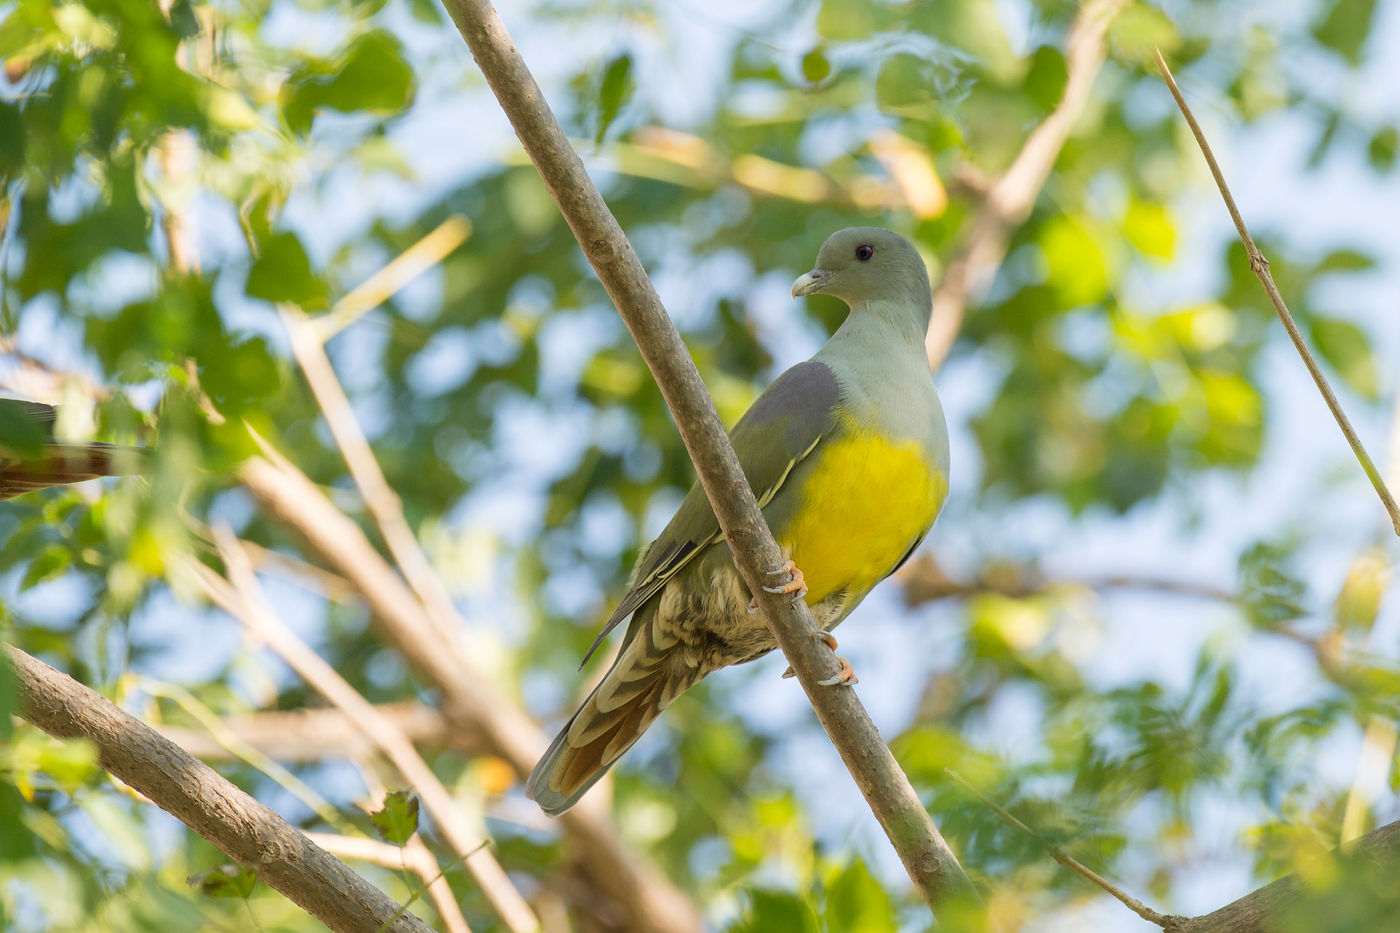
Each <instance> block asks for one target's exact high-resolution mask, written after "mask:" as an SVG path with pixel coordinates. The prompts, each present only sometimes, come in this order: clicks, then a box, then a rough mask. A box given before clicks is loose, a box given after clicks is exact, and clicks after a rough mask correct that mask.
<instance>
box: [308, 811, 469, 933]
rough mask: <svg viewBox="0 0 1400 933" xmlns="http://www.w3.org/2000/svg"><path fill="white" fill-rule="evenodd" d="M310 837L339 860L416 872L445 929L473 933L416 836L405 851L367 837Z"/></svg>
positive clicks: (437, 868)
mask: <svg viewBox="0 0 1400 933" xmlns="http://www.w3.org/2000/svg"><path fill="white" fill-rule="evenodd" d="M306 836H307V838H308V839H310V840H311V841H312V842H314V843H316V844H317V845H318V846H320V847H321V848H323V849H325V850H326V851H327V852H329V853H331V854H332V855H334V856H336V857H337V858H343V859H352V860H354V861H359V862H369V863H370V864H371V865H378V866H380V867H381V868H392V869H396V870H399V869H407V870H408V871H411V872H413V873H414V874H415V875H417V876H418V877H419V878H420V879H422V881H423V885H424V887H425V888H426V889H427V892H428V896H429V897H430V898H432V901H433V905H434V906H435V907H437V909H438V914H439V915H440V916H441V917H442V922H443V925H444V926H445V927H447V933H472V931H471V927H469V926H468V925H467V920H466V918H465V917H463V916H462V908H461V907H459V906H458V905H457V901H456V899H455V898H454V897H453V894H452V886H451V885H450V884H448V883H447V877H446V876H445V875H444V874H443V873H442V869H441V868H440V867H439V866H438V863H437V859H435V858H433V853H432V852H430V851H429V850H428V847H427V846H426V845H425V844H424V843H423V840H422V839H420V838H418V836H416V835H415V836H414V837H413V838H412V839H410V840H409V841H408V843H407V844H406V845H404V846H402V847H400V846H395V845H390V844H389V843H387V842H380V841H379V840H378V839H366V838H364V837H363V836H340V835H337V834H335V833H307V834H306Z"/></svg>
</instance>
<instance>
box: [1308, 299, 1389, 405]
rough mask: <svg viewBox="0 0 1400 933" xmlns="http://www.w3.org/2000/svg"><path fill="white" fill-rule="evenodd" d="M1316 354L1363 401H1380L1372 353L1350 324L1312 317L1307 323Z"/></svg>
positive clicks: (1360, 330)
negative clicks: (1363, 399) (1365, 399)
mask: <svg viewBox="0 0 1400 933" xmlns="http://www.w3.org/2000/svg"><path fill="white" fill-rule="evenodd" d="M1309 330H1311V332H1312V342H1313V344H1314V346H1316V347H1317V352H1318V354H1319V355H1320V356H1321V357H1322V358H1323V359H1325V360H1326V361H1327V362H1328V363H1331V364H1332V368H1333V369H1335V370H1336V371H1337V375H1339V376H1341V377H1342V381H1343V382H1345V383H1346V384H1347V385H1348V386H1350V387H1351V388H1352V390H1353V391H1355V392H1356V393H1357V394H1358V395H1360V396H1362V397H1363V398H1367V399H1370V400H1371V401H1375V400H1376V399H1378V398H1380V376H1379V372H1378V370H1377V367H1376V356H1375V352H1374V351H1373V350H1372V348H1371V341H1370V339H1369V338H1367V336H1366V333H1365V331H1363V330H1362V329H1361V328H1360V327H1357V326H1356V325H1355V324H1353V323H1352V322H1351V321H1344V320H1342V319H1341V318H1332V317H1321V316H1319V315H1313V316H1312V318H1311V320H1310V321H1309Z"/></svg>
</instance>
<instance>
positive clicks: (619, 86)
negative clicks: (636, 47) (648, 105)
mask: <svg viewBox="0 0 1400 933" xmlns="http://www.w3.org/2000/svg"><path fill="white" fill-rule="evenodd" d="M634 90H636V85H635V84H634V83H633V81H632V54H631V53H630V52H625V53H623V54H622V55H619V56H617V57H616V58H614V59H613V60H612V61H610V62H608V67H607V68H606V69H604V71H603V82H602V84H601V85H600V86H599V88H598V129H597V130H596V131H595V132H594V135H593V139H594V142H599V143H601V142H602V141H603V137H604V136H605V135H607V132H608V127H610V126H612V124H613V121H614V120H616V119H617V115H618V113H620V112H621V110H622V105H623V104H625V103H626V102H627V101H628V100H629V99H631V97H632V92H633V91H634Z"/></svg>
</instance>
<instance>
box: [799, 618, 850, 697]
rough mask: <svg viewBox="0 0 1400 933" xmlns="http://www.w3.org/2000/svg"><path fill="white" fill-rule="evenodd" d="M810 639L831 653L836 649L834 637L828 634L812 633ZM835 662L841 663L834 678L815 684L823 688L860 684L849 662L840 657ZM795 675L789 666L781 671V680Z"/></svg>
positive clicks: (823, 632) (822, 632) (821, 632)
mask: <svg viewBox="0 0 1400 933" xmlns="http://www.w3.org/2000/svg"><path fill="white" fill-rule="evenodd" d="M812 637H813V638H815V639H816V640H817V641H820V642H823V643H825V644H826V646H827V647H828V648H830V649H831V650H832V651H835V650H836V648H837V642H836V636H835V635H833V634H831V633H830V632H825V631H820V630H818V631H815V632H813V633H812ZM836 660H838V661H840V662H841V670H840V672H838V673H837V675H836V676H835V677H832V678H830V679H829V680H819V681H817V683H819V684H821V685H822V686H823V687H834V686H836V685H837V684H840V685H842V686H846V687H851V686H854V685H856V684H858V683H860V678H859V677H857V676H856V671H855V668H853V667H851V662H850V661H847V660H846V659H845V658H843V657H840V656H838V657H837V658H836ZM796 673H797V672H796V671H794V670H793V669H792V667H791V666H789V667H788V669H787V670H785V671H783V679H784V680H786V679H787V678H789V677H794V676H796Z"/></svg>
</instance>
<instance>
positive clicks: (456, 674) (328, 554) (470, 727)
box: [239, 435, 701, 933]
mask: <svg viewBox="0 0 1400 933" xmlns="http://www.w3.org/2000/svg"><path fill="white" fill-rule="evenodd" d="M254 436H255V438H256V440H257V441H258V443H259V444H260V445H261V446H262V449H263V451H264V454H265V456H263V457H253V458H251V459H249V460H247V461H246V462H245V463H244V464H243V467H242V469H241V470H240V471H239V475H240V477H241V478H242V479H243V481H244V482H246V483H247V484H248V488H249V489H250V490H251V491H252V493H253V495H254V496H255V497H256V498H257V499H258V501H259V502H260V503H261V504H262V506H263V508H264V509H266V510H267V511H268V512H269V513H271V514H273V515H276V516H277V517H278V518H280V519H282V520H283V521H284V522H286V523H287V524H288V525H289V526H291V527H292V528H293V529H295V530H296V531H297V532H299V533H300V534H301V535H302V536H303V537H304V538H305V539H306V541H307V542H308V544H309V545H310V547H311V549H312V550H314V551H315V552H316V553H317V554H318V555H319V556H320V558H321V560H323V561H325V562H326V564H327V565H328V566H330V567H332V568H334V569H335V570H336V571H338V572H339V573H341V574H342V575H343V576H344V577H345V579H346V580H349V581H350V583H351V584H352V585H353V586H354V587H355V589H356V590H357V591H358V592H359V593H360V595H361V596H362V597H363V598H364V600H365V603H366V605H367V606H368V607H369V610H370V615H371V618H372V619H373V621H374V622H375V623H376V626H377V630H378V632H379V635H380V637H381V638H383V639H384V641H385V643H387V644H390V645H393V646H394V647H395V648H396V649H397V650H398V651H399V652H400V653H402V654H403V656H404V657H405V659H407V660H408V662H409V663H410V664H411V665H412V666H413V668H414V669H415V670H416V671H418V673H419V675H420V676H422V677H423V679H424V680H425V681H426V682H427V683H429V684H432V685H433V686H434V687H435V688H436V689H437V690H439V691H440V692H441V694H442V708H443V712H444V713H445V714H446V715H447V717H448V719H449V721H450V722H451V724H452V726H453V728H454V729H457V730H460V731H463V732H468V733H471V734H472V736H473V738H476V739H477V740H479V741H480V742H481V744H482V746H483V747H484V748H485V749H487V750H489V751H490V752H491V753H492V754H495V755H498V756H499V757H501V758H502V759H504V760H505V761H507V762H509V763H510V766H511V768H512V769H513V770H514V771H515V772H516V773H517V774H518V775H525V774H529V773H530V769H531V768H532V767H534V764H535V761H536V760H537V759H538V758H539V756H540V755H541V754H542V753H543V752H544V749H545V747H546V746H547V745H548V744H549V742H548V737H547V736H545V735H544V733H543V732H541V731H540V728H539V726H538V725H536V724H535V722H534V720H533V719H531V718H530V717H529V716H528V715H526V713H525V712H524V710H522V709H521V708H520V706H519V705H518V703H517V702H516V701H515V700H514V699H513V698H511V697H509V696H507V695H506V694H504V693H503V692H501V691H500V690H498V689H496V687H495V686H494V681H493V679H492V677H491V674H490V672H489V671H486V670H482V669H480V668H479V667H478V665H477V664H476V663H474V662H473V660H472V659H470V658H468V659H466V660H465V661H464V660H463V659H461V658H460V657H458V656H455V655H453V653H452V651H451V650H449V648H448V647H447V646H444V643H443V641H442V639H441V638H440V637H438V635H437V633H436V632H435V630H434V629H433V627H432V626H431V625H430V624H428V622H427V621H426V619H425V615H426V613H425V612H424V610H423V608H422V604H421V602H420V600H419V599H418V598H417V596H416V595H415V594H414V592H413V591H412V590H411V589H409V588H408V586H407V584H405V583H404V581H403V578H402V577H401V576H399V575H398V574H397V573H395V572H394V570H393V568H392V567H390V566H389V563H388V561H386V560H385V559H384V556H383V555H382V554H380V553H379V551H378V550H376V549H375V548H374V546H373V545H372V544H370V541H369V538H368V537H367V536H366V535H365V532H364V530H363V529H361V528H360V526H359V525H358V524H356V523H355V522H354V521H351V520H350V518H349V517H347V516H346V515H345V514H344V513H343V512H341V511H340V510H339V509H337V508H336V507H335V506H334V505H333V504H331V502H330V500H329V499H327V498H326V495H325V492H324V491H323V490H321V489H320V488H319V487H318V486H316V484H315V483H313V482H311V480H310V479H308V478H307V476H306V474H305V473H303V472H302V471H301V470H300V469H299V468H298V467H297V466H296V464H294V463H292V462H291V461H289V460H288V459H287V458H286V457H284V456H282V455H281V454H280V453H279V452H278V451H277V450H276V449H275V448H273V447H272V446H271V445H270V444H268V443H267V442H266V441H265V440H263V439H262V438H260V437H257V436H256V435H254ZM557 823H558V824H560V825H562V828H563V829H564V830H565V832H566V833H567V834H568V840H567V842H568V844H569V845H570V846H571V847H572V848H573V850H574V851H577V852H578V853H580V854H581V858H580V868H581V870H582V871H583V872H584V873H585V874H586V875H587V876H588V878H589V880H590V881H591V882H592V884H593V885H594V889H595V890H597V891H599V892H602V893H605V894H606V895H607V896H608V897H610V898H612V903H611V904H609V905H608V907H609V908H610V909H613V908H616V910H617V912H618V913H620V914H621V915H622V917H623V920H624V922H625V925H626V929H628V930H629V931H636V933H696V931H698V930H700V929H701V920H700V912H699V911H698V910H697V909H696V907H695V904H694V903H693V902H692V901H691V900H690V898H688V897H687V896H686V895H685V894H684V893H683V892H682V891H681V890H680V889H679V888H677V887H676V886H675V885H674V884H672V883H671V881H670V880H669V879H668V878H666V876H665V875H663V874H662V873H661V872H660V871H659V870H658V869H657V868H656V866H655V865H653V864H651V863H650V862H648V861H646V860H645V859H643V858H642V857H640V856H639V855H638V853H637V852H636V851H635V850H633V849H632V848H630V847H629V846H628V845H627V844H626V843H624V842H623V840H622V839H621V838H620V836H619V835H618V832H617V829H616V828H615V827H614V825H613V824H612V822H611V820H610V819H609V816H608V813H607V806H606V801H604V800H602V799H601V798H598V797H596V796H595V797H593V798H590V799H585V800H583V801H581V802H580V804H579V806H576V807H574V808H573V809H572V810H570V811H568V812H567V813H565V814H564V815H563V816H562V817H561V818H560V819H559V820H558V821H557ZM584 853H586V855H584Z"/></svg>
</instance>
